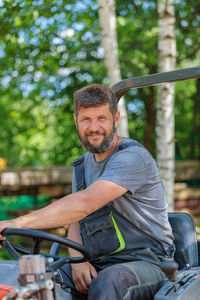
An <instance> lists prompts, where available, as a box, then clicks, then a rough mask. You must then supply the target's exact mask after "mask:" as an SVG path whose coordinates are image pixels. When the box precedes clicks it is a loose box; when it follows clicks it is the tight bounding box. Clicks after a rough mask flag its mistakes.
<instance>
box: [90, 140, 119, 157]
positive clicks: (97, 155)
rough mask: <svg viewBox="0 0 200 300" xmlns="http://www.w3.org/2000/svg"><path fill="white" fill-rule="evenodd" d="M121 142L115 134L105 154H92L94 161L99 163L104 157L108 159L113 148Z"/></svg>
mask: <svg viewBox="0 0 200 300" xmlns="http://www.w3.org/2000/svg"><path fill="white" fill-rule="evenodd" d="M121 140H122V138H121V137H120V136H118V135H117V134H116V135H115V138H114V140H113V143H112V145H111V146H110V148H109V149H108V150H107V151H106V152H104V153H95V154H94V157H95V160H96V161H101V160H104V159H105V158H106V157H108V156H109V155H110V154H111V153H112V152H113V151H114V150H115V148H116V147H117V145H118V144H119V143H120V142H121Z"/></svg>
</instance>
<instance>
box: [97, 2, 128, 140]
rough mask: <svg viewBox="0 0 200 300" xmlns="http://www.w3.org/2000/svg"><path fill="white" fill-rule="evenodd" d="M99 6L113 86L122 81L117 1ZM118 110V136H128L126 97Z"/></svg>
mask: <svg viewBox="0 0 200 300" xmlns="http://www.w3.org/2000/svg"><path fill="white" fill-rule="evenodd" d="M98 4H99V20H100V27H101V38H102V46H103V48H104V59H105V65H106V68H107V72H108V78H109V83H110V85H113V84H114V83H116V82H118V81H120V80H121V72H120V66H119V59H118V42H117V32H116V13H115V0H98ZM118 108H119V111H120V115H121V117H120V122H119V125H118V134H119V135H121V136H128V118H127V111H126V106H125V100H124V97H122V98H121V99H120V101H119V104H118Z"/></svg>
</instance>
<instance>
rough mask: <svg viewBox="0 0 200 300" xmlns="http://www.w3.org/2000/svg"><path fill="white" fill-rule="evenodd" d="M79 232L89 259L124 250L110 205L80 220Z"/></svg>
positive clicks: (122, 240)
mask: <svg viewBox="0 0 200 300" xmlns="http://www.w3.org/2000/svg"><path fill="white" fill-rule="evenodd" d="M80 230H81V237H82V240H83V245H84V246H85V247H86V249H87V250H88V252H89V254H90V256H91V258H97V257H101V256H105V255H109V254H114V253H117V252H119V251H121V250H123V249H124V248H125V242H124V239H123V237H122V235H121V232H120V230H119V228H118V226H117V223H116V221H115V218H114V216H113V212H112V206H111V205H109V206H104V207H103V208H101V209H100V210H98V211H96V212H95V213H93V214H91V215H89V216H88V217H86V218H85V219H83V220H81V221H80Z"/></svg>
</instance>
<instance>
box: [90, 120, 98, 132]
mask: <svg viewBox="0 0 200 300" xmlns="http://www.w3.org/2000/svg"><path fill="white" fill-rule="evenodd" d="M98 129H99V122H98V120H91V121H90V131H97V130H98Z"/></svg>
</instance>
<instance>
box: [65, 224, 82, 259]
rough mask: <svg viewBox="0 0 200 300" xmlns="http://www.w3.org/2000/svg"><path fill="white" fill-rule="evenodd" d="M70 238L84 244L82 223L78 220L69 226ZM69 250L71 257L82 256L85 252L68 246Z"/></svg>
mask: <svg viewBox="0 0 200 300" xmlns="http://www.w3.org/2000/svg"><path fill="white" fill-rule="evenodd" d="M67 237H68V239H70V240H72V241H74V242H77V243H79V244H82V238H81V236H80V225H79V223H78V222H76V223H73V224H71V225H70V226H69V230H68V236H67ZM68 250H69V255H70V256H71V257H78V256H82V255H83V254H82V253H80V252H79V251H77V250H75V249H73V248H68Z"/></svg>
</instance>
